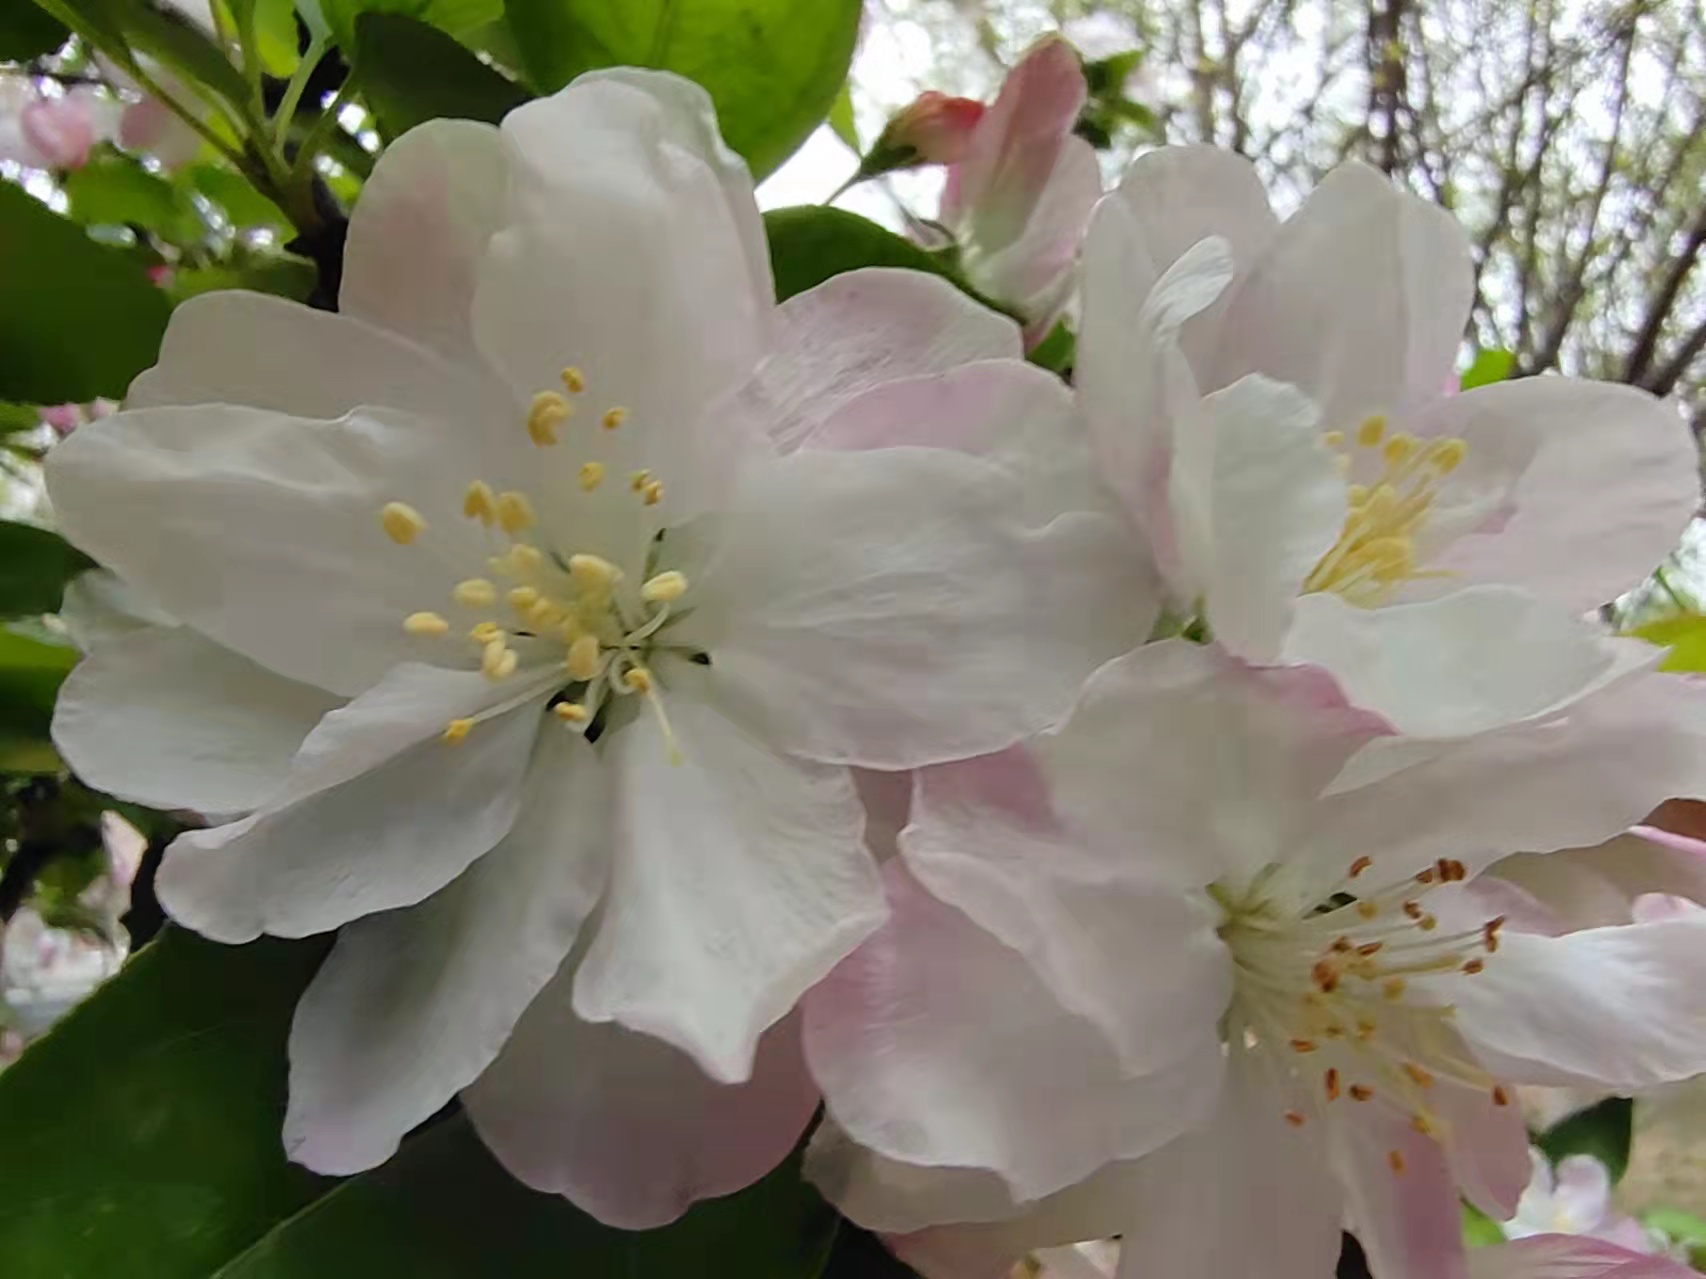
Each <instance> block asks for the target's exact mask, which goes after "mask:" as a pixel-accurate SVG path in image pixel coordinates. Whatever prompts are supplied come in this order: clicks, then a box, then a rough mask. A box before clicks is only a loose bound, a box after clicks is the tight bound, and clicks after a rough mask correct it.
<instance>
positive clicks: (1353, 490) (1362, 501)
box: [1345, 484, 1368, 511]
mask: <svg viewBox="0 0 1706 1279" xmlns="http://www.w3.org/2000/svg"><path fill="white" fill-rule="evenodd" d="M1345 501H1346V502H1347V503H1348V504H1349V505H1350V508H1351V509H1352V510H1353V511H1354V510H1356V508H1357V507H1359V506H1367V505H1368V485H1366V484H1353V485H1351V486H1350V487H1349V488H1348V489H1346V490H1345Z"/></svg>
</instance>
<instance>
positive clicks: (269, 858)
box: [158, 666, 545, 942]
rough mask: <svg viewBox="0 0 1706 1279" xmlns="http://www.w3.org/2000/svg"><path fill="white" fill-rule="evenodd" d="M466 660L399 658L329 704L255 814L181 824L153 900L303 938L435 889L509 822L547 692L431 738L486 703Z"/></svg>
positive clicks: (216, 924)
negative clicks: (350, 697) (204, 825)
mask: <svg viewBox="0 0 1706 1279" xmlns="http://www.w3.org/2000/svg"><path fill="white" fill-rule="evenodd" d="M491 698H492V692H491V686H490V685H489V684H488V683H487V682H486V681H485V680H484V679H482V678H481V677H480V676H479V675H477V674H473V673H462V672H449V671H442V670H439V669H437V668H435V667H427V666H413V667H411V666H404V667H399V668H398V669H397V670H396V671H395V672H393V673H392V674H391V675H390V676H388V677H387V678H386V679H385V680H384V681H382V682H381V683H380V684H378V685H377V686H375V687H374V688H373V689H372V690H371V691H370V692H368V693H366V694H363V695H362V696H361V697H358V698H357V699H356V700H355V701H353V702H351V703H350V704H349V705H348V706H346V707H344V708H343V709H342V710H338V711H334V712H332V713H331V714H330V715H327V716H326V717H325V718H324V719H323V720H322V721H321V722H320V725H319V727H317V728H316V729H315V730H314V731H313V732H312V733H310V734H309V735H308V738H307V740H306V741H304V742H303V744H302V749H301V751H299V752H298V754H297V758H296V761H295V764H294V766H293V768H292V772H291V775H290V777H289V778H288V779H287V780H286V782H285V784H284V786H283V788H282V789H281V790H279V791H278V792H276V793H275V794H274V795H273V797H272V799H271V800H270V802H269V803H268V804H267V806H266V807H265V808H263V809H261V810H260V811H259V812H257V813H256V814H254V815H253V816H251V817H247V818H245V819H244V820H242V821H240V822H233V823H231V824H230V825H227V826H219V827H215V828H214V829H212V830H198V831H190V832H188V833H187V834H184V835H180V836H179V837H178V839H177V840H176V841H175V842H174V843H173V844H172V846H171V847H170V848H169V849H167V851H166V859H165V862H164V863H163V864H162V865H161V867H160V878H159V886H158V887H159V893H160V900H161V903H162V904H163V905H164V906H165V907H166V910H167V911H168V913H170V914H171V916H172V917H173V918H174V919H176V920H178V922H180V923H182V924H185V925H186V926H188V927H190V928H193V929H195V930H196V931H197V932H199V933H202V934H203V935H205V936H208V937H211V938H213V939H214V940H216V941H224V942H245V941H251V940H253V939H254V938H255V937H258V936H259V935H260V934H261V933H271V934H273V935H274V936H279V937H301V936H305V935H307V934H310V933H318V932H325V931H327V930H329V929H332V928H336V927H337V926H338V925H340V924H345V923H348V922H349V921H350V920H352V919H359V918H361V916H363V915H368V914H372V913H373V912H375V911H381V910H392V909H395V908H397V907H399V906H412V905H414V904H415V903H416V902H419V901H421V900H422V899H423V898H425V897H427V896H428V895H429V894H431V893H434V892H437V891H438V890H439V889H440V888H443V887H444V886H445V885H446V884H448V883H449V882H450V881H451V880H453V879H455V878H456V876H458V875H460V874H461V873H462V872H463V871H464V870H465V869H467V867H468V866H469V864H470V863H472V862H473V860H474V859H475V858H476V857H478V856H480V854H482V853H484V852H486V851H487V850H488V849H490V848H491V847H492V846H493V845H494V844H496V843H497V842H498V840H500V839H502V838H503V836H504V835H505V834H506V833H507V832H508V830H509V828H510V824H511V822H512V821H513V820H514V817H515V812H516V808H517V806H518V804H519V802H520V796H521V789H522V782H523V779H524V778H525V776H526V773H527V760H528V757H529V755H530V754H531V753H532V750H533V742H534V737H535V736H536V734H537V732H538V729H539V724H540V718H541V717H540V714H539V711H540V706H541V704H542V703H543V701H544V698H545V692H544V691H541V692H540V693H539V694H538V695H537V699H536V700H535V701H533V702H531V703H523V704H522V705H520V707H519V708H518V709H515V710H512V711H509V712H508V713H504V714H499V715H497V716H496V717H494V718H491V719H488V720H486V721H485V722H483V723H480V724H478V725H476V726H475V728H474V731H473V732H472V733H470V734H469V735H468V737H467V739H466V740H464V741H461V742H456V743H450V742H445V741H442V740H440V734H441V733H442V731H443V725H445V724H446V723H448V722H449V721H450V720H452V719H456V718H460V717H463V716H469V715H475V714H479V713H481V712H483V711H485V710H486V709H488V708H489V706H490V702H491Z"/></svg>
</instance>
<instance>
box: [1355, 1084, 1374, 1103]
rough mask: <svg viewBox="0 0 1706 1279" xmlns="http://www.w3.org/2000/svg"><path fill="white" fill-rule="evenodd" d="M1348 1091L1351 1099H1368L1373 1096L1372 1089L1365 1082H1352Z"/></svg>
mask: <svg viewBox="0 0 1706 1279" xmlns="http://www.w3.org/2000/svg"><path fill="white" fill-rule="evenodd" d="M1350 1093H1351V1100H1352V1101H1369V1100H1371V1099H1372V1098H1373V1097H1374V1089H1372V1088H1370V1087H1369V1086H1368V1085H1367V1084H1352V1085H1351V1087H1350Z"/></svg>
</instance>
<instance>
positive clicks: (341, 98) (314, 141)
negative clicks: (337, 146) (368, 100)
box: [290, 66, 361, 187]
mask: <svg viewBox="0 0 1706 1279" xmlns="http://www.w3.org/2000/svg"><path fill="white" fill-rule="evenodd" d="M360 76H361V68H360V67H359V66H354V67H351V68H350V73H349V75H348V76H347V77H346V78H345V80H344V82H343V84H342V85H340V86H339V87H338V92H337V94H336V96H335V97H333V98H332V100H331V101H330V102H328V103H327V104H326V109H325V110H324V111H322V112H321V113H320V118H319V119H318V120H316V121H314V127H313V128H312V129H310V130H308V136H307V137H305V138H303V139H302V145H301V147H300V148H299V149H298V150H297V152H296V163H295V165H294V166H293V167H292V168H291V171H290V181H291V185H292V186H293V187H294V186H300V185H302V184H304V183H305V182H311V181H312V180H313V177H314V160H315V157H317V156H318V155H319V154H320V150H321V148H322V147H324V146H325V145H326V139H327V137H328V136H329V135H330V134H331V132H332V130H334V129H336V128H337V127H338V113H339V112H340V111H342V110H343V109H344V107H345V106H346V105H347V104H348V102H349V100H350V97H351V96H352V95H353V94H354V92H355V85H356V81H357V80H358V79H359V78H360Z"/></svg>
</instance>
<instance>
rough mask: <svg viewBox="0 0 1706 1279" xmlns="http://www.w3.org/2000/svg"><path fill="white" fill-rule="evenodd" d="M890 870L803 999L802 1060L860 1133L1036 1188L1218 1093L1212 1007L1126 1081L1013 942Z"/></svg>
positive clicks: (1068, 1178) (1176, 1123) (1017, 1187)
mask: <svg viewBox="0 0 1706 1279" xmlns="http://www.w3.org/2000/svg"><path fill="white" fill-rule="evenodd" d="M884 878H885V880H886V882H887V884H888V887H889V904H890V908H891V911H892V914H891V917H890V920H889V922H888V923H887V924H886V925H884V927H883V928H882V929H881V930H880V931H879V932H877V933H876V935H875V936H873V937H872V938H871V939H870V940H869V941H867V942H866V943H865V945H863V946H862V947H860V948H859V949H858V950H857V951H855V952H854V953H853V954H852V955H851V956H849V957H848V958H847V959H846V960H844V961H843V962H842V963H841V964H840V965H839V966H838V967H837V968H836V969H835V971H834V972H833V973H832V974H830V976H829V977H828V979H827V980H825V981H824V982H822V983H821V984H820V985H819V986H818V987H817V989H815V990H814V991H813V992H812V993H811V995H810V996H809V997H808V999H807V1001H806V1060H807V1061H808V1062H809V1063H810V1065H811V1069H812V1074H813V1076H814V1077H815V1078H816V1079H817V1081H818V1083H819V1085H820V1086H821V1087H822V1088H823V1091H824V1100H825V1103H826V1104H827V1106H828V1107H829V1112H830V1114H832V1115H833V1116H834V1117H835V1120H836V1122H837V1123H838V1124H839V1125H840V1126H841V1127H842V1128H843V1129H844V1130H845V1131H846V1132H847V1133H848V1134H849V1135H850V1136H852V1137H853V1139H854V1140H855V1141H857V1142H859V1143H860V1144H861V1145H864V1146H867V1147H869V1148H870V1149H872V1150H874V1151H875V1152H876V1153H878V1154H879V1155H883V1156H885V1157H887V1158H889V1159H894V1160H899V1161H902V1162H905V1163H911V1164H924V1165H930V1166H947V1167H956V1168H971V1169H989V1170H991V1171H993V1172H995V1173H997V1174H999V1175H1000V1176H1001V1177H1002V1178H1003V1179H1004V1180H1005V1181H1006V1182H1007V1183H1008V1184H1009V1185H1010V1186H1011V1187H1012V1190H1013V1194H1014V1197H1015V1198H1017V1199H1032V1198H1037V1197H1039V1196H1041V1195H1046V1194H1050V1193H1052V1192H1054V1191H1056V1190H1059V1189H1061V1188H1062V1187H1064V1186H1068V1185H1070V1184H1072V1183H1073V1182H1074V1181H1077V1180H1079V1179H1080V1178H1082V1177H1084V1176H1086V1175H1088V1174H1089V1173H1091V1172H1093V1171H1094V1170H1095V1169H1096V1168H1098V1167H1100V1166H1101V1165H1102V1164H1104V1163H1107V1162H1108V1161H1109V1160H1111V1159H1120V1158H1129V1157H1132V1156H1136V1155H1139V1154H1143V1153H1145V1152H1147V1151H1150V1150H1153V1149H1155V1148H1156V1147H1157V1146H1159V1145H1161V1144H1162V1143H1164V1142H1166V1141H1168V1140H1169V1139H1171V1138H1172V1137H1174V1136H1175V1135H1177V1134H1178V1133H1179V1132H1180V1131H1181V1130H1183V1129H1184V1128H1185V1127H1187V1126H1188V1125H1189V1124H1190V1123H1192V1122H1193V1121H1194V1120H1196V1119H1197V1118H1199V1117H1200V1116H1201V1115H1202V1114H1203V1113H1204V1111H1205V1110H1206V1109H1207V1108H1208V1107H1209V1106H1210V1105H1211V1104H1212V1103H1213V1099H1214V1097H1215V1095H1216V1092H1217V1090H1218V1087H1219V1073H1220V1071H1219V1068H1220V1063H1221V1054H1220V1049H1219V1044H1218V1037H1217V1031H1216V1018H1217V1015H1218V1010H1217V1009H1212V1008H1211V1009H1203V1010H1202V1013H1203V1016H1202V1019H1201V1024H1200V1025H1199V1026H1198V1027H1197V1028H1196V1031H1197V1033H1196V1034H1195V1035H1194V1036H1193V1037H1191V1038H1186V1039H1182V1040H1181V1041H1180V1042H1178V1043H1176V1044H1175V1045H1174V1053H1173V1054H1172V1058H1171V1060H1170V1061H1169V1062H1168V1063H1167V1065H1166V1066H1165V1067H1164V1068H1162V1069H1160V1070H1157V1071H1156V1072H1155V1073H1153V1074H1150V1075H1145V1076H1140V1077H1136V1078H1128V1077H1126V1076H1125V1075H1123V1074H1122V1072H1121V1069H1120V1065H1119V1062H1118V1059H1117V1057H1116V1055H1115V1054H1114V1052H1113V1050H1112V1048H1111V1047H1110V1046H1109V1045H1108V1044H1107V1043H1106V1042H1105V1041H1104V1040H1103V1038H1102V1037H1101V1034H1100V1032H1099V1031H1097V1030H1096V1029H1095V1028H1094V1027H1092V1026H1091V1024H1090V1023H1089V1022H1087V1021H1085V1020H1083V1019H1082V1018H1079V1017H1077V1016H1076V1015H1074V1014H1071V1013H1069V1012H1067V1011H1066V1010H1065V1009H1064V1008H1062V1007H1061V1006H1060V1004H1059V1003H1058V1001H1057V1000H1056V999H1055V998H1054V996H1053V995H1052V994H1051V993H1050V992H1049V991H1048V989H1047V988H1046V987H1044V986H1043V985H1042V984H1041V982H1039V981H1038V980H1037V978H1036V976H1035V974H1034V973H1033V972H1032V971H1031V970H1030V968H1029V966H1028V965H1027V964H1026V963H1025V961H1024V959H1023V958H1021V957H1020V955H1019V954H1018V953H1017V952H1015V951H1013V950H1010V949H1008V948H1007V947H1005V946H1003V945H1002V944H1001V943H1000V942H998V941H997V940H996V939H995V938H994V937H992V936H990V935H989V934H987V933H985V932H984V931H983V930H982V929H980V928H978V927H977V926H976V925H975V924H973V923H972V922H971V921H970V920H969V919H967V918H966V917H965V916H964V915H963V914H961V913H960V912H959V911H957V910H955V909H954V908H953V907H950V906H947V905H944V904H943V903H941V902H938V901H937V900H936V899H935V898H933V897H931V896H930V894H929V893H928V892H926V891H925V890H924V889H923V888H922V887H921V886H919V885H918V884H917V882H916V881H914V880H913V879H912V877H911V876H910V875H909V874H908V873H907V872H906V870H905V868H904V866H902V865H901V864H900V863H898V862H891V863H889V865H888V866H887V867H886V868H885V871H884ZM873 1224H876V1225H878V1226H880V1227H883V1228H888V1227H889V1226H890V1225H891V1223H890V1222H886V1221H884V1222H875V1223H873ZM894 1224H900V1225H901V1226H902V1228H911V1227H913V1226H915V1225H916V1224H917V1223H916V1222H915V1221H908V1222H904V1223H894Z"/></svg>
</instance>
